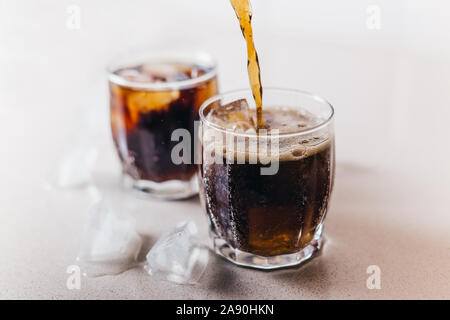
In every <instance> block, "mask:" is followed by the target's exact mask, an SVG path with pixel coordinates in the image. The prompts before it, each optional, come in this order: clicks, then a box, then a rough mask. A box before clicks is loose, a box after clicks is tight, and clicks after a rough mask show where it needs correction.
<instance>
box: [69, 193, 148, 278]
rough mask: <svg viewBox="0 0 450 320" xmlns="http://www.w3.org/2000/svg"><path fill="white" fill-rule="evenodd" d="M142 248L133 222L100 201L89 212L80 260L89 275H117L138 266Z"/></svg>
mask: <svg viewBox="0 0 450 320" xmlns="http://www.w3.org/2000/svg"><path fill="white" fill-rule="evenodd" d="M141 246H142V238H141V237H140V235H139V234H138V233H137V232H136V224H135V221H134V219H133V218H132V217H130V216H129V215H127V214H125V213H117V212H115V211H114V209H113V208H112V207H111V205H110V204H109V203H107V202H106V201H105V200H101V201H99V202H97V203H95V204H94V205H92V206H91V208H90V210H89V216H88V219H87V222H86V224H85V228H84V231H83V234H82V239H81V246H80V250H79V253H78V257H77V260H78V261H79V262H80V263H81V264H82V269H83V270H84V271H85V273H86V274H87V275H88V276H100V275H106V274H117V273H121V272H123V271H125V270H127V269H129V268H132V267H135V266H136V265H137V263H138V261H137V257H138V254H139V252H140V249H141Z"/></svg>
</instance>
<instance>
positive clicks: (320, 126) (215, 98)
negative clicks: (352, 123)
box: [199, 87, 334, 138]
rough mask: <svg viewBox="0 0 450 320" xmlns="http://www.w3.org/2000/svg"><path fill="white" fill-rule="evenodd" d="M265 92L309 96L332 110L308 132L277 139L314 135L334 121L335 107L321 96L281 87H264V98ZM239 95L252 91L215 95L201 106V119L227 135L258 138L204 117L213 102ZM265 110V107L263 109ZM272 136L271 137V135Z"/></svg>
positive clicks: (242, 90)
mask: <svg viewBox="0 0 450 320" xmlns="http://www.w3.org/2000/svg"><path fill="white" fill-rule="evenodd" d="M264 91H280V92H289V93H296V94H301V95H304V96H308V97H309V98H312V99H313V100H315V101H317V102H320V103H322V104H324V105H326V106H328V107H329V109H330V115H329V116H328V117H327V118H326V119H324V120H323V121H321V122H320V123H319V124H317V125H315V126H313V127H311V128H308V129H306V130H301V131H298V132H289V133H279V134H277V135H276V136H277V137H283V138H289V137H295V136H301V135H306V134H310V133H313V132H315V131H318V130H320V129H323V128H325V127H326V126H328V125H329V124H330V123H331V122H332V121H333V120H334V107H333V105H332V104H331V103H330V102H328V101H327V100H325V99H324V98H322V97H321V96H319V95H317V94H314V93H310V92H307V91H303V90H298V89H290V88H279V87H263V97H264ZM239 94H242V95H244V94H252V92H251V89H237V90H232V91H227V92H224V93H221V94H218V95H215V96H213V97H211V98H209V99H207V100H205V101H204V102H203V103H202V105H201V106H200V109H199V115H200V119H201V121H202V122H204V123H205V124H207V125H208V126H210V127H212V128H214V129H216V130H218V131H221V132H223V133H225V134H232V135H236V136H241V137H258V134H257V133H243V132H234V131H231V130H229V129H227V128H225V127H223V126H220V125H218V124H216V123H214V122H211V121H209V120H207V119H206V117H205V115H204V110H205V109H206V108H207V107H208V106H209V105H211V104H212V103H213V102H215V101H218V100H220V99H223V98H226V97H229V96H231V95H239ZM263 99H264V98H263ZM263 108H264V107H263ZM269 136H270V135H269Z"/></svg>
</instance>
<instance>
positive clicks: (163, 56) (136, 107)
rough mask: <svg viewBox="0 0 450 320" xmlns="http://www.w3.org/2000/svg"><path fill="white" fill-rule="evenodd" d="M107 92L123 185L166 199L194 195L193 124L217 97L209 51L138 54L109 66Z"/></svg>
mask: <svg viewBox="0 0 450 320" xmlns="http://www.w3.org/2000/svg"><path fill="white" fill-rule="evenodd" d="M109 88H110V114H111V130H112V136H113V140H114V143H115V146H116V149H117V152H118V155H119V158H120V161H121V164H122V172H123V183H124V185H125V186H126V187H129V188H132V189H135V190H138V191H140V192H142V193H145V194H147V195H150V196H153V197H157V198H162V199H182V198H188V197H190V196H192V195H195V194H196V193H197V191H198V184H197V181H196V177H195V172H196V168H197V166H196V164H195V163H194V157H193V155H192V153H193V151H192V152H191V150H194V149H195V148H194V143H195V142H196V137H195V136H194V135H195V131H196V130H195V121H196V120H198V111H199V108H200V106H201V104H202V103H203V102H204V101H205V100H206V99H208V98H210V97H212V96H213V95H215V94H217V79H216V63H215V61H214V60H213V59H212V58H211V57H210V56H209V55H207V54H205V53H195V54H190V53H182V52H180V53H173V52H171V53H159V54H148V53H145V54H138V55H135V56H133V57H127V58H125V59H123V60H122V61H118V62H117V63H115V64H114V65H112V66H111V67H110V68H109ZM180 130H182V131H181V132H182V133H183V132H185V133H186V135H179V134H178V132H180ZM183 130H184V131H183ZM175 133H177V134H175ZM182 138H184V140H183V141H181V140H182ZM180 141H181V142H182V143H185V144H186V143H187V146H186V148H184V149H183V151H184V152H185V154H181V155H180V153H182V152H183V151H180V152H178V154H177V153H176V152H175V153H174V148H175V147H176V146H177V145H178V144H179V143H180ZM177 151H178V150H177ZM174 156H178V158H177V159H174ZM180 156H181V160H182V161H180V159H179V158H180Z"/></svg>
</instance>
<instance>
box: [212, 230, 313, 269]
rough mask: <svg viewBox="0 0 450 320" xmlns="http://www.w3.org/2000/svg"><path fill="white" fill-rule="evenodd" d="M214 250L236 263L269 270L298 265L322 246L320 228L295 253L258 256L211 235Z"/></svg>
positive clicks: (310, 257)
mask: <svg viewBox="0 0 450 320" xmlns="http://www.w3.org/2000/svg"><path fill="white" fill-rule="evenodd" d="M213 240H214V251H215V252H216V253H217V254H219V255H221V256H222V257H224V258H225V259H227V260H229V261H231V262H233V263H234V264H236V265H239V266H243V267H249V268H256V269H263V270H271V269H279V268H286V267H292V266H296V265H299V264H301V263H303V262H305V261H308V260H310V259H312V258H313V257H314V256H316V255H317V254H318V253H319V251H320V249H321V246H322V228H319V229H318V230H317V232H316V234H315V236H314V238H313V240H312V241H311V243H310V244H309V245H307V246H306V247H305V248H303V249H301V250H300V251H298V252H296V253H291V254H283V255H278V256H270V257H265V256H259V255H256V254H253V253H249V252H245V251H241V250H239V249H236V248H233V247H232V246H230V245H229V244H228V243H226V242H225V240H223V239H222V238H220V237H217V236H215V235H213Z"/></svg>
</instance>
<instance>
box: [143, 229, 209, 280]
mask: <svg viewBox="0 0 450 320" xmlns="http://www.w3.org/2000/svg"><path fill="white" fill-rule="evenodd" d="M208 258H209V250H208V248H207V247H206V246H204V245H202V244H201V243H200V241H199V239H198V237H197V226H196V225H195V223H194V222H193V221H187V222H183V223H181V224H179V225H178V226H176V227H175V228H174V229H173V230H171V231H169V232H167V233H166V234H164V235H163V236H162V237H161V238H160V239H159V240H158V241H157V242H156V243H155V245H154V246H153V247H152V249H151V250H150V251H149V252H148V254H147V265H146V266H145V269H146V270H147V272H148V273H149V274H150V275H151V276H154V277H156V278H160V279H165V280H168V281H172V282H175V283H179V284H194V283H197V282H198V281H199V280H200V277H201V276H202V274H203V272H204V271H205V269H206V266H207V265H208Z"/></svg>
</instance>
